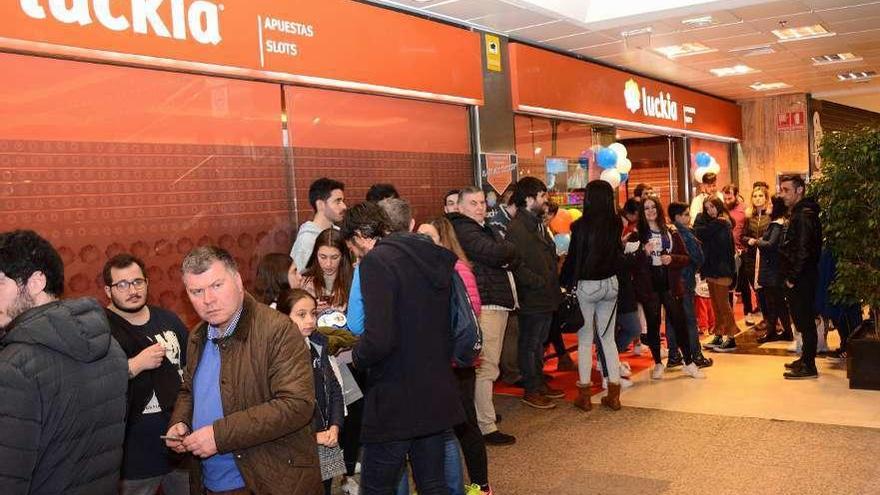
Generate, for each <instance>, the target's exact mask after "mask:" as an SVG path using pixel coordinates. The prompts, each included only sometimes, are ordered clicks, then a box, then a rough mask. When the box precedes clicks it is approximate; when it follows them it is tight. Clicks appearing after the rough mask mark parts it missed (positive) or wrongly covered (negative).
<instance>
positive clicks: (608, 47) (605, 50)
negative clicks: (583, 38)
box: [572, 41, 626, 58]
mask: <svg viewBox="0 0 880 495" xmlns="http://www.w3.org/2000/svg"><path fill="white" fill-rule="evenodd" d="M572 51H573V52H575V53H577V54H578V55H584V56H586V57H593V58H601V57H608V56H610V55H618V54H621V53H623V52H625V51H626V46H624V44H623V42H622V41H612V42H611V43H603V44H601V45H594V46H588V47H584V48H577V49H574V50H572Z"/></svg>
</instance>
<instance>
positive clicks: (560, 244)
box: [553, 234, 571, 253]
mask: <svg viewBox="0 0 880 495" xmlns="http://www.w3.org/2000/svg"><path fill="white" fill-rule="evenodd" d="M553 242H554V243H555V244H556V251H557V252H559V253H567V252H568V245H569V244H570V243H571V236H570V235H569V234H556V235H554V236H553Z"/></svg>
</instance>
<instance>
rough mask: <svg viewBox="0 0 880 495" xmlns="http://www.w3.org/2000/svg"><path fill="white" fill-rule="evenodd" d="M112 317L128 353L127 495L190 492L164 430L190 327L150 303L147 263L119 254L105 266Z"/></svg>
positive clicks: (115, 332) (109, 315)
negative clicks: (145, 268) (166, 444)
mask: <svg viewBox="0 0 880 495" xmlns="http://www.w3.org/2000/svg"><path fill="white" fill-rule="evenodd" d="M102 276H103V278H104V292H105V293H106V294H107V297H108V298H110V304H109V305H108V306H107V310H106V313H107V319H108V320H109V321H110V328H111V330H112V332H113V337H114V338H115V339H116V341H117V342H118V343H119V345H120V346H121V347H122V350H124V351H125V354H126V355H127V356H128V376H129V385H128V390H129V392H128V421H127V426H126V431H125V444H124V448H123V456H122V484H121V487H120V493H121V494H122V495H130V494H131V495H153V494H155V493H156V489H157V488H158V487H159V485H162V492H163V493H165V494H167V495H178V494H179V495H185V494H186V493H189V476H188V474H187V473H186V471H183V470H178V469H175V467H176V466H177V465H178V464H179V462H180V458H172V457H170V451H169V450H168V449H167V448H166V447H165V444H164V442H163V441H162V439H161V438H159V437H160V435H162V434H163V433H164V432H165V429H166V427H167V426H168V420H169V419H170V418H171V412H172V410H173V409H174V401H175V400H176V399H177V392H178V390H179V389H180V383H181V380H182V376H183V367H184V365H185V364H186V363H185V359H186V339H187V334H186V329H185V327H184V325H183V323H182V322H181V321H180V318H178V317H177V315H175V314H174V313H172V312H171V311H168V310H166V309H162V308H159V307H156V306H148V305H147V295H148V287H149V281H148V280H147V277H146V275H145V274H144V262H143V261H141V260H140V259H138V258H136V257H134V256H132V255H130V254H118V255H116V256H114V257H113V258H111V259H110V260H108V261H107V263H105V264H104V270H103V272H102Z"/></svg>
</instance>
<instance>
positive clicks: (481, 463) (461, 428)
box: [454, 368, 489, 486]
mask: <svg viewBox="0 0 880 495" xmlns="http://www.w3.org/2000/svg"><path fill="white" fill-rule="evenodd" d="M454 371H455V377H456V378H457V379H458V390H459V397H461V405H462V406H464V415H465V422H464V423H461V424H459V425H457V426H456V427H455V436H456V437H458V443H459V444H461V452H462V454H464V463H465V465H466V466H467V471H468V478H470V480H471V483H476V484H478V485H481V486H482V485H488V484H489V460H488V458H487V456H486V444H485V442H484V441H483V434H482V432H480V427H479V425H478V424H477V410H476V408H475V407H474V380H475V379H476V370H475V369H474V368H455V370H454Z"/></svg>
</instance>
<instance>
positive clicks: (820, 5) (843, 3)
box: [801, 0, 880, 10]
mask: <svg viewBox="0 0 880 495" xmlns="http://www.w3.org/2000/svg"><path fill="white" fill-rule="evenodd" d="M801 3H803V4H804V5H806V6H807V7H810V8H811V9H815V10H822V9H835V8H841V7H847V6H852V5H858V4H868V3H871V4H877V3H880V2H878V1H877V0H859V1H853V0H801Z"/></svg>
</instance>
